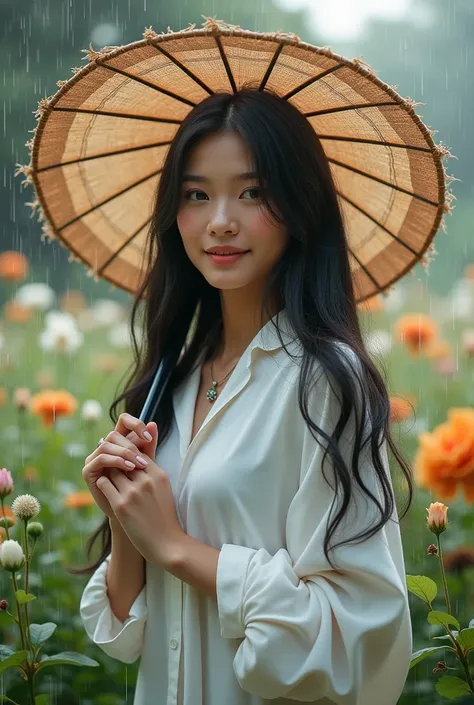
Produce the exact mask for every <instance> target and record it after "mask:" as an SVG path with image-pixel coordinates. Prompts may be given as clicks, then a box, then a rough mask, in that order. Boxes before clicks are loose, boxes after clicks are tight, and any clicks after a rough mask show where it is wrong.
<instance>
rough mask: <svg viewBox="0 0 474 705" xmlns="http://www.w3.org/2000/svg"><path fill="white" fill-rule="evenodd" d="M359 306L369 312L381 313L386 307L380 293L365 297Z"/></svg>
mask: <svg viewBox="0 0 474 705" xmlns="http://www.w3.org/2000/svg"><path fill="white" fill-rule="evenodd" d="M357 307H358V308H359V310H361V311H367V312H369V313H379V312H380V311H383V309H384V306H383V300H382V297H381V296H380V294H376V295H375V296H371V297H370V299H365V301H361V303H360V304H358V305H357Z"/></svg>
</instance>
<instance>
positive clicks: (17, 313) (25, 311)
mask: <svg viewBox="0 0 474 705" xmlns="http://www.w3.org/2000/svg"><path fill="white" fill-rule="evenodd" d="M3 315H4V316H5V320H7V321H10V323H26V322H27V321H29V320H30V318H31V315H32V314H31V311H30V309H29V308H26V307H25V306H21V304H19V303H18V302H17V301H7V303H6V304H5V306H4V307H3Z"/></svg>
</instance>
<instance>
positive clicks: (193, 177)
mask: <svg viewBox="0 0 474 705" xmlns="http://www.w3.org/2000/svg"><path fill="white" fill-rule="evenodd" d="M257 178H258V174H257V172H256V171H245V172H244V173H243V174H237V176H234V181H248V180H250V179H257ZM183 181H200V182H206V181H210V179H208V178H207V177H206V176H201V175H200V174H184V176H183Z"/></svg>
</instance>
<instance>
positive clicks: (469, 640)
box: [456, 627, 474, 651]
mask: <svg viewBox="0 0 474 705" xmlns="http://www.w3.org/2000/svg"><path fill="white" fill-rule="evenodd" d="M456 641H457V642H458V644H459V645H460V646H462V648H463V649H468V650H469V651H470V650H471V649H474V628H473V627H471V628H470V629H463V630H462V631H461V632H460V633H459V636H458V637H457V639H456Z"/></svg>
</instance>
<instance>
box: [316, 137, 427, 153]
mask: <svg viewBox="0 0 474 705" xmlns="http://www.w3.org/2000/svg"><path fill="white" fill-rule="evenodd" d="M316 134H317V136H318V138H319V139H320V140H337V141H340V142H354V143H355V144H373V145H380V146H382V147H398V148H399V149H413V150H415V151H417V152H428V153H429V154H431V152H432V150H431V149H430V148H429V147H417V146H416V145H414V144H399V143H398V142H385V141H384V140H369V139H365V138H364V137H343V136H342V135H320V134H319V133H316Z"/></svg>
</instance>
